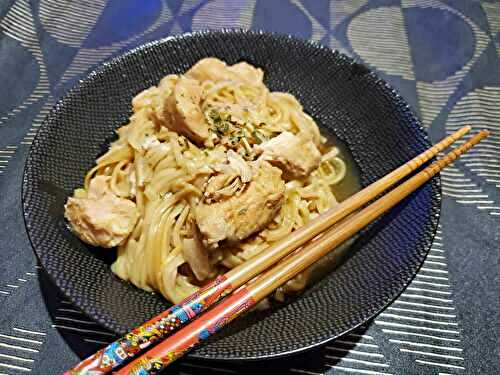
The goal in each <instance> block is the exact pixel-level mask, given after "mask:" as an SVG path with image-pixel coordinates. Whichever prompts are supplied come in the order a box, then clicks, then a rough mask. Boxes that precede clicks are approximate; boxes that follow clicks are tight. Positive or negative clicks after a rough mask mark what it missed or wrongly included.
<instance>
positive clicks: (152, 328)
mask: <svg viewBox="0 0 500 375" xmlns="http://www.w3.org/2000/svg"><path fill="white" fill-rule="evenodd" d="M469 131H470V126H465V127H463V128H460V129H459V130H457V131H456V132H455V133H453V134H451V135H450V136H448V137H446V138H444V139H443V140H442V141H440V142H439V143H437V144H436V145H434V146H432V147H431V148H429V149H428V150H426V151H425V152H423V153H421V154H420V155H418V156H416V157H415V158H413V159H412V160H410V161H408V162H407V163H405V164H403V165H402V166H400V167H398V168H396V169H395V170H394V171H392V172H390V173H389V174H387V175H386V176H384V177H382V178H381V179H379V180H377V181H376V182H374V183H372V184H371V185H369V186H367V187H366V188H364V189H363V190H361V191H359V192H357V193H356V194H354V195H352V196H351V197H350V198H348V199H346V200H345V201H343V202H341V203H340V204H338V205H337V206H335V207H333V208H331V209H329V210H327V211H325V212H324V213H323V214H321V215H319V216H318V217H316V218H315V219H313V220H311V221H310V222H309V223H308V224H306V225H305V226H303V227H301V228H299V229H297V230H296V231H294V232H292V233H291V234H290V235H289V236H288V237H286V238H285V239H283V240H281V241H279V242H277V243H276V244H274V245H272V246H271V247H270V248H268V249H267V250H266V251H265V252H264V254H258V255H257V256H255V257H253V258H251V259H249V260H248V261H246V262H245V263H243V264H241V265H240V266H238V267H235V268H233V269H232V270H230V271H228V272H227V273H226V274H225V275H221V276H218V277H217V278H216V279H215V280H214V281H212V282H210V283H208V284H207V285H205V286H204V287H202V288H201V289H200V290H198V291H197V292H196V293H195V294H193V295H191V296H189V297H188V298H187V299H185V300H184V301H182V302H180V303H178V304H176V305H174V306H172V307H171V308H169V309H167V310H166V311H164V312H162V313H160V314H159V315H157V316H156V317H154V318H152V319H151V320H149V321H147V322H146V323H144V324H142V325H141V326H140V327H138V328H136V329H134V330H133V331H131V332H130V333H129V334H127V335H125V336H123V337H121V338H119V339H118V340H117V341H115V342H112V343H111V344H109V345H107V346H106V347H105V348H103V349H101V350H99V351H98V352H96V353H95V354H93V355H91V356H90V357H88V358H87V359H85V360H83V361H82V362H80V363H79V364H77V365H76V366H75V367H73V368H72V369H71V370H69V371H68V372H67V374H70V373H71V374H85V373H86V372H89V371H94V372H95V374H108V373H110V372H111V371H112V370H113V369H115V368H117V367H118V366H120V365H122V364H124V363H125V362H126V361H127V360H129V359H131V358H133V357H135V356H136V355H137V354H138V353H139V352H141V351H142V350H144V349H146V348H147V347H149V346H151V345H152V344H154V343H155V342H157V341H159V340H162V339H164V338H165V337H167V336H169V335H171V334H172V333H173V332H175V331H176V330H178V329H179V328H180V327H181V326H183V325H184V324H186V323H187V322H188V321H190V320H191V319H193V318H194V317H196V316H197V315H199V314H201V313H202V312H203V311H205V310H206V309H208V308H209V307H210V306H212V305H213V304H215V303H216V302H217V301H219V300H220V299H221V298H223V297H224V296H226V295H227V294H229V293H231V292H232V291H234V290H236V289H237V288H238V287H240V286H242V285H244V284H245V283H246V282H247V281H249V280H251V279H253V278H254V277H255V276H257V275H259V274H260V273H262V272H263V271H265V270H266V269H267V268H269V267H270V266H272V265H273V264H275V263H276V262H277V261H279V260H281V259H282V258H283V257H285V256H286V255H288V254H290V253H292V252H293V251H294V250H296V249H297V248H299V247H300V246H302V245H303V244H305V243H307V242H308V241H310V240H311V239H312V238H314V237H316V236H317V235H318V234H320V233H321V232H323V231H324V230H325V229H327V228H329V227H330V226H332V225H333V224H335V223H337V222H339V221H340V220H342V219H343V218H345V217H346V216H348V215H349V214H351V213H353V212H354V211H356V210H358V209H359V208H360V207H362V206H363V205H365V204H366V203H368V202H369V201H371V200H372V199H374V198H375V197H376V196H378V195H379V194H380V193H382V192H383V191H384V190H386V189H388V188H389V187H391V186H393V185H394V184H395V183H397V182H398V181H400V180H401V179H402V178H404V177H406V176H407V175H409V174H410V173H412V172H413V171H415V170H416V169H418V168H419V167H420V166H422V165H423V164H424V163H426V162H427V161H429V160H430V159H432V158H433V157H435V156H436V155H437V154H438V153H439V152H441V151H443V150H444V149H446V148H447V147H449V146H450V145H451V144H453V143H454V142H456V141H457V140H458V139H460V138H462V137H463V136H464V135H465V134H467V133H468V132H469ZM186 312H187V313H186ZM71 371H72V372H71Z"/></svg>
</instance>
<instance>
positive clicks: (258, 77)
mask: <svg viewBox="0 0 500 375" xmlns="http://www.w3.org/2000/svg"><path fill="white" fill-rule="evenodd" d="M228 70H229V71H230V72H232V73H235V74H236V75H237V76H238V78H239V80H241V81H243V82H244V83H247V84H249V85H252V86H258V85H262V81H263V80H264V72H263V71H262V69H259V68H256V67H254V66H252V65H250V64H248V63H246V62H244V61H243V62H240V63H238V64H234V65H232V66H230V67H229V68H228Z"/></svg>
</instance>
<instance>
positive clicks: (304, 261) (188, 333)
mask: <svg viewBox="0 0 500 375" xmlns="http://www.w3.org/2000/svg"><path fill="white" fill-rule="evenodd" d="M488 135H489V132H488V131H487V130H482V131H480V132H479V133H478V134H477V135H475V136H474V137H472V138H471V139H470V140H469V141H468V142H466V143H464V144H462V145H461V146H459V147H457V148H456V149H454V150H452V151H451V152H450V153H448V154H447V155H446V156H444V157H443V158H441V159H439V160H437V161H436V162H434V163H432V164H431V165H430V166H428V167H427V168H425V169H424V170H423V171H421V172H420V173H418V174H416V175H414V176H413V177H412V178H410V179H408V180H407V181H406V182H404V183H402V184H401V185H399V186H398V187H396V188H394V189H393V190H392V191H390V192H388V193H387V194H386V195H384V196H382V197H381V198H379V199H378V200H377V201H375V202H374V203H372V204H370V205H369V206H367V207H365V208H363V209H362V210H361V211H359V212H357V213H355V214H353V215H352V216H350V217H349V218H346V219H345V220H343V221H342V222H341V223H339V224H338V225H336V226H335V227H332V228H329V229H328V230H327V231H326V232H325V233H324V235H323V236H322V237H321V238H319V239H317V240H316V241H313V242H311V243H309V244H308V245H307V246H305V247H304V248H303V249H302V250H301V251H299V252H296V253H294V254H293V255H291V256H289V257H288V258H286V259H285V260H284V261H283V262H281V263H279V264H278V265H277V266H275V267H273V268H271V269H270V270H268V271H267V272H266V273H264V274H263V275H262V276H261V277H259V279H258V280H256V281H255V282H252V283H250V284H249V285H248V286H243V287H241V288H240V289H239V290H237V291H236V292H234V293H233V294H232V295H231V296H229V297H227V298H226V299H224V300H223V301H222V302H221V303H219V304H218V305H217V306H215V307H214V308H213V309H211V310H210V311H208V312H206V313H205V314H203V316H202V317H201V318H199V319H197V320H195V321H194V322H192V323H190V324H189V325H187V326H186V327H184V328H182V329H181V330H179V331H178V332H177V333H175V334H174V335H172V336H170V337H169V338H167V339H166V340H164V341H163V342H162V343H160V344H158V345H157V346H156V347H154V348H153V349H151V350H149V351H148V352H147V353H146V354H145V355H144V356H142V357H141V358H138V359H136V360H134V361H133V362H132V363H130V364H129V365H127V366H125V367H124V368H122V369H120V370H118V371H117V372H116V374H122V375H125V374H143V375H146V374H158V373H159V371H161V370H162V369H163V368H165V367H166V366H168V365H169V364H170V363H172V362H173V361H175V360H176V359H178V358H179V357H181V356H183V355H184V354H185V353H186V352H188V351H189V350H191V349H192V348H193V347H194V346H196V345H197V344H199V343H200V342H201V341H203V340H206V339H207V338H208V337H210V336H211V335H212V334H214V333H216V332H217V331H219V330H220V329H221V328H223V327H224V326H226V325H227V324H228V323H229V322H230V321H232V320H233V319H235V318H236V317H238V316H239V315H241V314H243V313H244V312H246V311H248V310H249V309H250V308H251V307H252V306H254V305H255V304H256V303H257V302H258V301H260V300H262V299H263V298H265V297H266V296H268V295H269V294H270V293H271V292H273V291H274V290H275V289H276V288H278V287H279V286H281V285H283V284H284V283H286V282H287V281H288V280H290V279H291V278H293V277H294V276H296V275H297V274H299V273H300V272H302V271H303V270H305V269H306V268H308V267H309V266H311V265H312V264H313V263H314V262H316V261H317V260H319V259H320V258H321V257H323V256H324V255H325V254H327V253H328V252H330V251H331V250H333V249H334V248H335V247H337V246H338V245H340V244H342V243H343V242H345V241H346V240H348V239H349V238H350V237H352V236H353V235H354V234H356V233H357V232H358V231H359V230H361V229H362V228H364V227H365V226H366V225H368V224H369V223H371V222H372V221H373V220H375V219H376V218H378V217H379V216H380V215H382V214H383V213H385V212H387V211H388V210H389V209H391V208H392V207H394V206H395V205H396V204H398V203H399V202H401V200H403V199H404V198H405V197H407V196H408V195H410V194H411V193H412V192H414V191H415V190H416V189H417V188H419V187H420V186H422V185H423V184H424V183H426V182H427V181H429V180H430V179H431V178H432V177H434V176H435V175H436V174H437V173H438V172H439V171H440V170H442V169H443V168H444V167H446V166H447V165H449V164H450V163H452V162H453V161H454V160H455V159H457V158H458V157H459V156H460V155H462V154H463V153H465V152H467V151H468V150H470V149H471V148H472V147H473V146H474V145H476V144H477V143H479V142H480V141H481V140H482V139H484V138H485V137H487V136H488Z"/></svg>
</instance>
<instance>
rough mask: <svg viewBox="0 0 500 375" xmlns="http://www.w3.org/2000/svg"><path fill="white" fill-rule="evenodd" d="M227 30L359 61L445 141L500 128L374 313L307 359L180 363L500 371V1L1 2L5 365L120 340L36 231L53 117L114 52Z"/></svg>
mask: <svg viewBox="0 0 500 375" xmlns="http://www.w3.org/2000/svg"><path fill="white" fill-rule="evenodd" d="M221 27H228V28H231V27H241V28H252V29H262V30H270V31H276V32H281V33H289V34H294V35H297V36H299V37H302V38H305V39H312V40H315V41H318V42H320V43H322V44H324V45H327V46H329V47H331V48H336V49H339V50H340V51H342V52H344V53H346V54H348V55H351V56H353V57H355V58H356V59H357V60H359V61H361V62H363V63H364V64H367V65H368V66H370V67H371V68H373V69H374V70H376V71H377V72H378V73H379V74H380V75H381V76H382V77H384V78H385V79H387V80H388V81H389V82H390V83H392V84H393V85H394V86H395V87H397V88H398V89H399V91H400V92H401V94H402V95H403V96H404V97H405V98H406V99H407V100H408V102H409V103H410V104H411V106H412V107H413V109H414V110H415V111H416V112H417V113H418V114H419V116H420V117H421V119H422V120H423V122H424V124H425V126H426V127H427V128H428V130H429V133H430V135H431V138H432V139H433V140H437V139H439V138H441V137H443V136H444V135H445V134H447V133H450V132H452V131H453V130H455V129H456V128H458V127H460V126H463V125H465V124H470V125H472V126H473V128H474V130H478V129H480V128H488V129H490V130H491V132H492V136H491V137H490V138H489V139H488V140H487V141H486V142H484V144H481V145H480V146H479V147H477V149H475V150H473V151H472V152H471V153H470V154H469V155H467V156H466V157H464V158H463V159H461V161H459V162H457V163H455V165H454V166H453V167H452V168H450V169H448V170H447V171H446V172H444V173H443V174H442V179H443V196H444V198H443V209H442V215H441V223H440V228H439V232H438V235H437V237H436V239H435V242H434V244H433V246H432V249H431V251H430V254H429V256H428V258H427V260H426V262H425V264H424V266H423V268H422V270H421V271H420V272H419V274H418V276H417V277H416V279H415V280H414V281H413V282H412V284H411V285H410V286H409V287H408V288H407V290H406V291H405V292H404V293H403V294H402V295H401V296H400V297H399V298H398V300H397V301H395V302H394V303H393V304H392V305H391V306H390V307H389V308H388V309H387V310H385V311H384V312H383V313H382V314H380V315H379V316H378V317H377V318H376V319H374V320H373V321H371V322H369V323H367V324H366V325H365V326H363V327H360V328H359V329H357V330H355V331H354V332H352V333H351V334H350V335H347V336H345V337H342V338H341V339H339V340H336V341H334V342H331V343H329V344H328V345H326V346H324V347H322V348H320V349H315V350H312V351H310V352H308V353H306V354H304V355H298V356H294V357H290V358H287V359H282V360H275V361H270V362H265V363H264V362H256V363H252V364H250V365H245V366H240V365H238V364H229V365H228V364H224V363H214V362H203V361H195V360H193V359H189V358H187V359H184V360H182V361H180V363H178V364H177V365H176V366H174V367H173V368H172V369H171V370H169V373H174V374H175V373H177V374H212V373H213V374H216V373H218V374H222V373H248V374H253V373H255V372H256V371H263V370H264V371H269V372H274V373H280V374H281V373H303V374H321V373H325V372H327V373H329V374H330V373H339V374H344V373H354V374H379V373H392V374H439V373H441V374H498V373H500V368H499V361H500V360H499V358H500V349H499V348H500V345H499V342H498V335H499V333H500V332H499V321H500V319H499V318H500V314H499V311H500V302H499V301H500V298H499V295H500V293H499V292H500V290H499V240H500V227H499V224H500V189H499V188H500V121H499V119H500V60H499V54H500V3H498V2H492V1H473V0H370V1H368V0H360V1H350V0H340V1H323V0H266V1H265V0H256V1H254V0H236V1H231V0H212V1H207V0H201V1H200V0H109V1H106V0H93V1H69V0H64V1H63V0H39V1H37V0H32V1H29V0H2V2H0V218H1V219H0V223H1V225H2V230H1V231H0V249H1V251H0V303H1V307H0V311H1V314H0V374H23V373H28V372H31V373H33V374H57V373H60V372H61V371H62V370H64V369H65V368H67V367H68V366H69V365H71V364H73V363H74V362H75V361H77V360H78V357H77V356H78V355H80V356H81V355H85V354H89V353H90V352H92V351H94V350H95V349H96V348H97V347H98V346H99V345H102V344H103V343H104V342H106V340H108V339H109V338H110V337H111V334H110V333H109V332H107V331H105V330H104V329H103V328H101V327H99V326H98V325H97V324H95V323H93V322H92V321H90V320H89V319H88V318H86V317H85V315H83V314H82V313H81V312H80V311H78V309H77V308H75V307H73V306H72V305H71V304H70V303H69V302H67V301H65V299H64V298H63V297H62V296H60V295H59V294H58V292H57V290H55V288H54V286H53V285H52V284H51V283H50V281H49V280H47V277H46V276H45V274H44V273H43V271H42V270H41V269H39V267H38V266H37V263H36V259H35V257H34V255H33V253H32V251H31V248H30V245H29V243H28V240H27V237H26V234H25V230H24V224H23V220H22V214H21V205H20V185H21V179H22V169H23V164H24V160H25V157H26V154H27V151H28V149H29V145H30V144H31V142H32V140H33V137H34V136H35V134H36V131H37V129H38V127H39V126H40V124H41V122H42V121H43V118H44V116H45V115H46V114H47V112H48V111H49V110H50V108H51V107H52V105H53V104H54V103H55V101H56V100H57V98H58V97H60V96H61V95H62V94H64V92H65V91H66V90H67V89H69V88H70V87H71V86H72V85H73V84H74V83H75V82H76V81H77V80H78V79H80V78H81V77H83V76H85V73H86V72H87V71H88V70H89V69H90V68H92V67H95V66H96V65H98V64H100V63H101V62H103V61H105V60H107V59H109V58H111V57H113V56H116V55H119V54H121V53H123V52H124V51H127V50H129V49H131V48H133V47H136V46H138V45H140V44H143V43H145V42H147V41H151V40H155V39H159V38H162V37H165V36H168V35H172V34H178V33H182V32H189V31H192V30H200V29H208V28H221ZM284 323H285V324H286V322H284Z"/></svg>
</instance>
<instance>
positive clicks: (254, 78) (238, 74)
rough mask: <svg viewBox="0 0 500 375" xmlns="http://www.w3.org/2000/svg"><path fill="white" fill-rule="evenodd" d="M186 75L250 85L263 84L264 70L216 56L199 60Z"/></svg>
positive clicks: (201, 80)
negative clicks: (231, 63)
mask: <svg viewBox="0 0 500 375" xmlns="http://www.w3.org/2000/svg"><path fill="white" fill-rule="evenodd" d="M185 75H186V77H190V78H193V79H196V80H197V81H199V82H205V81H214V82H220V81H235V82H240V83H246V84H248V85H253V86H256V85H262V80H263V78H264V72H263V71H262V69H258V68H254V67H253V66H252V65H250V64H248V63H246V62H241V63H238V64H235V65H232V66H228V65H226V63H225V62H223V61H221V60H219V59H216V58H214V57H207V58H205V59H202V60H200V61H198V62H197V63H196V64H194V65H193V67H192V68H191V69H189V70H188V71H187V72H186V74H185Z"/></svg>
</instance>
